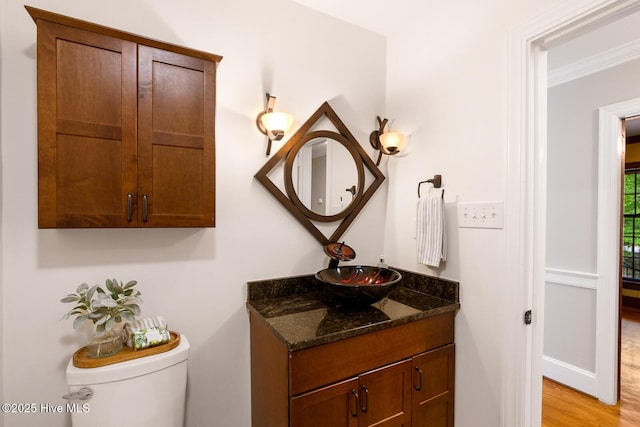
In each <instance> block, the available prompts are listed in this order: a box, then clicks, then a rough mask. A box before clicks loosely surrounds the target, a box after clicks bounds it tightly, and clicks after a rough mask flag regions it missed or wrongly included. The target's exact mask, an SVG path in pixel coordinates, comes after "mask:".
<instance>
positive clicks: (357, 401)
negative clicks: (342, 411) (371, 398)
mask: <svg viewBox="0 0 640 427" xmlns="http://www.w3.org/2000/svg"><path fill="white" fill-rule="evenodd" d="M351 394H352V395H353V397H354V398H355V399H354V403H355V405H353V411H351V416H352V417H353V418H358V406H360V397H359V396H358V392H357V391H355V389H354V390H351Z"/></svg>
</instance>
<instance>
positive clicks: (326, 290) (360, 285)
mask: <svg viewBox="0 0 640 427" xmlns="http://www.w3.org/2000/svg"><path fill="white" fill-rule="evenodd" d="M316 279H318V282H319V286H318V287H319V291H320V292H319V296H320V298H321V299H322V300H323V302H324V303H325V304H327V305H330V306H333V307H344V308H362V307H366V306H368V305H371V304H373V303H375V302H378V301H380V300H382V299H383V298H385V297H387V296H388V295H389V294H390V293H391V291H393V290H394V289H395V288H396V287H397V286H398V285H399V284H400V279H402V275H401V274H400V273H398V272H397V271H395V270H392V269H390V268H383V267H369V266H363V265H347V266H341V267H336V268H327V269H325V270H321V271H318V272H317V273H316Z"/></svg>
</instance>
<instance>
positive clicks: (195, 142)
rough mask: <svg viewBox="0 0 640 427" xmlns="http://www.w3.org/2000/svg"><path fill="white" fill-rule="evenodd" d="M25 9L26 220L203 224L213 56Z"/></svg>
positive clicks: (211, 183) (207, 208) (209, 194)
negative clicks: (34, 193) (33, 130)
mask: <svg viewBox="0 0 640 427" xmlns="http://www.w3.org/2000/svg"><path fill="white" fill-rule="evenodd" d="M26 8H27V10H28V12H29V13H30V14H31V16H32V18H33V19H34V21H35V22H36V24H37V29H38V42H37V47H38V226H39V227H40V228H52V227H56V228H65V227H72V228H83V227H207V226H214V225H215V142H214V133H215V132H214V126H215V79H216V64H217V63H218V62H219V61H220V60H221V57H220V56H217V55H213V54H209V53H205V52H200V51H196V50H192V49H187V48H183V47H179V46H174V45H171V44H167V43H162V42H157V41H154V40H150V39H146V38H143V37H140V36H136V35H133V34H130V33H125V32H122V31H119V30H115V29H111V28H108V27H103V26H100V25H96V24H92V23H88V22H85V21H80V20H77V19H73V18H69V17H65V16H62V15H58V14H54V13H50V12H46V11H43V10H40V9H35V8H32V7H28V6H27V7H26Z"/></svg>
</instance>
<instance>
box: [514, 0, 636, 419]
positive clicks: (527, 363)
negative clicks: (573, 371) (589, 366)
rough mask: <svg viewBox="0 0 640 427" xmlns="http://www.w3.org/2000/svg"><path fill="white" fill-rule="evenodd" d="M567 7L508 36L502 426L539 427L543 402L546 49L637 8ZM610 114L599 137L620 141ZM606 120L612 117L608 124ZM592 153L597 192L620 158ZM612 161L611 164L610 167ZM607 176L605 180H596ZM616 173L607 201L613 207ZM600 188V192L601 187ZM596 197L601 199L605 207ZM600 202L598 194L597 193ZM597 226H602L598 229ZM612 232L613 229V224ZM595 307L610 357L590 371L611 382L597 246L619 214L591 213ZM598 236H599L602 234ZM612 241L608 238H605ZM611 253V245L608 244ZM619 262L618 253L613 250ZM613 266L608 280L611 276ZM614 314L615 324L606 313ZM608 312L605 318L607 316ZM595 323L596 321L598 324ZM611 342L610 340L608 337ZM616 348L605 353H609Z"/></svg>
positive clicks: (603, 0) (613, 366) (608, 298)
mask: <svg viewBox="0 0 640 427" xmlns="http://www.w3.org/2000/svg"><path fill="white" fill-rule="evenodd" d="M584 3H585V2H583V1H578V0H575V1H568V2H564V3H562V4H560V5H558V6H557V7H556V8H554V9H553V10H551V11H550V12H549V13H548V14H547V15H545V16H542V17H538V18H537V19H536V20H534V21H532V22H529V23H527V25H524V26H522V27H519V28H517V29H515V30H513V31H512V32H510V34H509V73H508V74H509V106H508V111H509V117H508V127H509V129H508V153H507V162H508V166H507V169H508V171H507V175H508V184H507V201H508V202H507V210H506V217H505V219H506V227H505V228H507V229H508V233H507V245H506V246H507V280H506V283H508V284H514V283H515V284H517V285H516V286H513V287H512V288H508V289H505V299H506V301H505V303H506V304H508V305H509V307H512V309H511V310H509V311H508V312H506V313H505V319H504V320H505V329H506V330H505V334H506V335H505V340H506V342H507V343H508V344H509V345H508V346H507V348H505V354H504V356H505V359H504V360H505V365H506V366H505V375H504V380H505V390H514V391H515V392H514V393H505V394H504V395H503V419H502V425H503V426H509V425H518V426H538V425H540V422H541V420H540V414H541V396H542V343H543V338H544V337H543V330H544V314H543V308H544V282H545V275H544V271H545V248H546V247H545V233H546V219H545V218H546V187H547V181H546V180H547V176H546V162H547V158H546V150H547V145H546V143H547V141H546V115H547V94H546V87H547V85H546V50H547V49H549V48H550V47H552V46H553V44H554V43H556V44H557V43H560V42H561V41H562V40H566V39H567V38H568V37H571V36H572V35H573V36H575V34H577V33H584V32H588V31H589V30H590V29H593V28H595V27H597V26H599V25H601V24H602V23H603V22H606V21H610V20H612V19H615V18H616V17H620V16H624V15H625V14H627V13H631V12H632V11H635V10H637V9H638V7H639V6H640V2H638V1H623V0H600V1H593V2H590V3H589V4H588V5H585V4H584ZM617 113H618V111H617V110H616V109H615V108H614V109H608V110H607V109H605V110H601V115H600V132H601V133H602V132H605V133H606V132H608V133H607V134H608V135H610V134H611V132H612V131H616V130H617V132H618V133H617V137H618V138H619V135H620V117H622V116H620V115H616V114H617ZM612 118H615V120H613V119H612ZM615 154H616V155H614V156H611V153H610V152H605V153H599V155H598V157H599V161H600V163H599V164H598V170H599V178H598V188H602V187H601V186H602V185H603V184H608V183H610V180H611V178H610V177H611V176H613V174H612V173H608V174H607V173H606V172H610V171H615V170H618V171H619V170H620V167H621V165H620V156H619V154H618V153H617V152H616V153H615ZM616 160H617V164H616V163H615V161H616ZM606 175H608V176H609V181H607V180H604V179H603V176H606ZM619 177H620V174H618V175H617V180H616V183H617V184H615V185H614V186H612V187H611V188H609V190H611V191H609V192H610V193H615V189H616V188H617V190H618V192H617V193H616V194H615V197H614V198H613V200H608V202H609V203H614V204H615V203H619V201H620V179H619ZM605 189H606V187H605ZM606 197H607V196H606V195H603V201H606V200H605V199H606ZM599 200H600V194H599ZM600 221H604V222H603V224H604V225H603V226H600ZM616 221H617V225H618V228H617V229H615V228H613V233H611V231H612V228H611V225H612V224H616ZM598 224H599V226H598V276H599V278H598V302H597V310H596V311H597V316H598V319H599V320H598V322H597V330H596V341H597V343H596V347H597V348H598V349H600V348H607V349H608V351H609V354H605V355H604V357H598V360H597V364H596V372H597V373H598V375H599V376H600V375H601V374H602V375H601V376H602V378H605V377H606V378H615V372H617V357H613V356H616V355H617V312H618V311H617V309H618V308H617V299H616V296H617V295H618V289H617V286H611V283H612V282H611V279H610V277H613V278H614V279H613V280H614V282H613V283H615V284H616V285H617V283H618V277H619V276H618V272H619V264H614V267H612V266H611V265H609V266H607V267H603V269H601V265H600V262H601V260H604V258H602V257H601V256H600V251H601V246H602V247H604V246H606V245H607V244H610V243H611V242H610V241H611V240H613V242H614V245H613V247H616V248H618V247H619V246H618V244H617V242H619V239H618V238H619V235H620V234H619V233H620V231H619V230H620V228H619V225H620V217H619V215H618V216H616V217H615V218H612V215H611V214H610V213H609V214H606V213H605V214H604V215H600V212H598ZM601 233H602V234H601ZM612 235H613V236H614V237H611V236H612ZM609 247H610V246H609ZM617 254H618V258H619V251H618V252H617ZM607 268H608V269H609V270H611V269H612V268H613V269H614V270H615V274H614V275H613V276H610V273H611V271H609V270H607ZM527 310H532V312H533V322H532V323H531V325H527V324H525V322H523V321H522V315H523V313H525V312H526V311H527ZM611 313H616V319H615V320H614V319H612V318H611V316H610V314H611ZM607 314H609V316H607ZM601 319H602V320H601ZM614 337H615V338H614ZM614 348H615V349H616V350H615V351H612V350H611V349H614ZM613 382H614V384H611V383H606V382H601V381H598V384H597V387H598V390H600V389H602V391H603V392H602V393H600V392H599V394H600V395H604V393H605V392H606V393H610V392H611V390H615V380H614V381H613Z"/></svg>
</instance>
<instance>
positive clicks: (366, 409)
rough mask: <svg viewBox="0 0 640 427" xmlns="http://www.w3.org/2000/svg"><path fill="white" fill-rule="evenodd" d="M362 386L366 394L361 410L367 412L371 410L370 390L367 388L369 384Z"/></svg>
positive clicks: (363, 392)
mask: <svg viewBox="0 0 640 427" xmlns="http://www.w3.org/2000/svg"><path fill="white" fill-rule="evenodd" d="M360 388H361V389H362V394H363V395H364V405H362V406H361V407H360V410H361V411H362V412H363V413H365V414H366V413H367V411H368V410H369V390H368V389H367V386H364V385H363V386H362V387H360Z"/></svg>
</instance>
